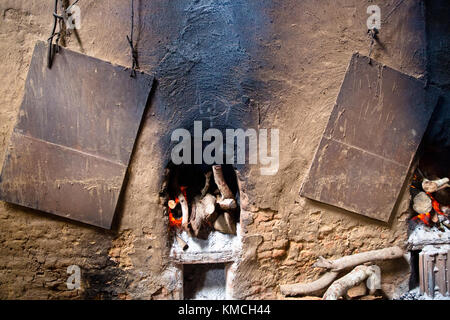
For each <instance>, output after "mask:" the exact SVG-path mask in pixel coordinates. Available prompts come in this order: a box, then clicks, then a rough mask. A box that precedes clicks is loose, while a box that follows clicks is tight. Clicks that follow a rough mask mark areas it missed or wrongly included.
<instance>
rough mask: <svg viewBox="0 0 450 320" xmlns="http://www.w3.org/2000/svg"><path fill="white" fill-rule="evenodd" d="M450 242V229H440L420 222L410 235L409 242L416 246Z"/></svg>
mask: <svg viewBox="0 0 450 320" xmlns="http://www.w3.org/2000/svg"><path fill="white" fill-rule="evenodd" d="M446 243H449V244H450V230H448V229H447V228H445V231H439V230H438V229H437V228H436V227H432V228H430V227H427V226H425V225H423V224H418V225H417V226H416V228H415V229H414V231H412V232H411V234H410V235H409V237H408V244H409V245H411V246H413V247H416V246H421V245H427V244H446Z"/></svg>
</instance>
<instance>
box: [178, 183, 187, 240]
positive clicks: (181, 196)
mask: <svg viewBox="0 0 450 320" xmlns="http://www.w3.org/2000/svg"><path fill="white" fill-rule="evenodd" d="M183 193H184V192H182V193H180V194H179V195H178V200H179V202H180V206H181V212H182V220H181V227H182V228H183V230H184V231H186V232H189V206H188V203H187V199H186V197H185V196H184V194H183Z"/></svg>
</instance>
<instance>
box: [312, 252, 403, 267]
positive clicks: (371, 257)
mask: <svg viewBox="0 0 450 320" xmlns="http://www.w3.org/2000/svg"><path fill="white" fill-rule="evenodd" d="M403 254H404V253H403V250H402V249H400V248H399V247H390V248H384V249H380V250H372V251H367V252H362V253H357V254H354V255H351V256H346V257H343V258H340V259H337V260H327V259H325V258H323V257H319V260H318V261H317V262H316V263H315V264H314V265H313V266H314V267H316V268H325V269H328V270H332V271H341V270H343V269H346V268H351V267H355V266H357V265H360V264H363V263H366V262H373V261H378V260H389V259H397V258H402V257H403Z"/></svg>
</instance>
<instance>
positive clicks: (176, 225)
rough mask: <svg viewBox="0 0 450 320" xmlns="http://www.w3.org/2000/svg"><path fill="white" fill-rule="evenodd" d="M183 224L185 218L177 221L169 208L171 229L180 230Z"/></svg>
mask: <svg viewBox="0 0 450 320" xmlns="http://www.w3.org/2000/svg"><path fill="white" fill-rule="evenodd" d="M182 222H183V218H180V219H175V218H174V217H173V214H172V211H171V210H170V208H169V226H170V227H171V228H180V227H181V223H182Z"/></svg>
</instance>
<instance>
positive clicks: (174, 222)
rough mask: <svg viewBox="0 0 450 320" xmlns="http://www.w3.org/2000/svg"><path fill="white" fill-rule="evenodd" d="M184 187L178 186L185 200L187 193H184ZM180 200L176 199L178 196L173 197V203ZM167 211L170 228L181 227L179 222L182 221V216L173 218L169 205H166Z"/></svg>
mask: <svg viewBox="0 0 450 320" xmlns="http://www.w3.org/2000/svg"><path fill="white" fill-rule="evenodd" d="M186 189H187V187H180V190H181V193H183V196H184V198H185V199H186V201H187V194H186ZM178 202H180V199H178V197H176V198H175V203H178ZM168 209H169V210H168V212H169V227H171V228H181V224H182V222H183V218H180V219H175V217H174V216H173V213H172V210H171V209H170V207H168Z"/></svg>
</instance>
